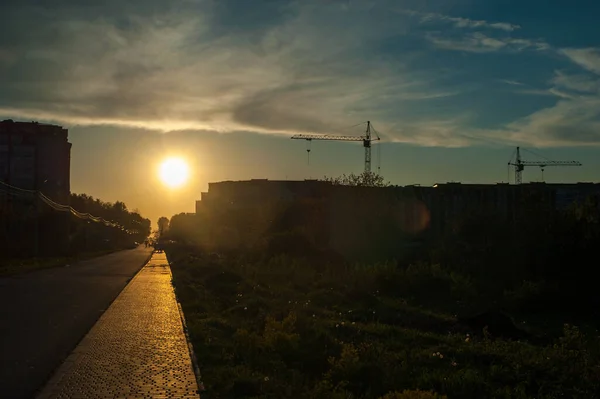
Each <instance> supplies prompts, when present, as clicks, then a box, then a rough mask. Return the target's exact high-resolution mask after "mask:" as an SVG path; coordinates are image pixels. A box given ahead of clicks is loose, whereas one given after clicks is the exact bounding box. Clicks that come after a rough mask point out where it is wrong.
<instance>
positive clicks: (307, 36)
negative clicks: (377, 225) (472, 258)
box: [0, 0, 600, 221]
mask: <svg viewBox="0 0 600 399" xmlns="http://www.w3.org/2000/svg"><path fill="white" fill-rule="evenodd" d="M0 15H2V24H0V118H2V119H6V118H11V119H14V120H24V121H29V120H36V121H40V122H48V123H55V124H59V125H62V126H64V127H66V128H68V129H69V139H70V141H71V142H72V143H73V147H72V154H71V158H72V164H71V190H72V191H73V192H77V193H86V194H89V195H92V196H94V197H98V198H101V199H103V200H106V201H116V200H120V201H124V202H125V203H126V204H127V205H128V207H129V208H130V209H136V208H137V209H139V210H140V212H141V213H142V215H144V216H146V217H150V218H151V219H152V220H153V221H156V220H157V219H158V217H159V216H163V215H164V216H167V217H170V216H171V215H173V214H175V213H179V212H193V211H194V204H195V200H197V199H199V198H200V193H201V192H202V191H206V190H207V187H208V182H214V181H221V180H243V179H251V178H268V179H290V180H297V179H308V178H321V177H323V176H325V175H327V176H338V175H341V174H343V173H360V172H361V171H362V170H363V168H364V150H363V148H362V146H361V144H360V143H352V142H350V143H344V142H334V141H332V142H329V141H313V142H312V144H311V152H310V162H308V157H307V152H306V149H307V147H306V145H307V143H306V142H305V141H302V140H290V137H291V136H292V135H294V134H298V133H315V134H341V135H356V136H360V135H361V134H363V131H362V130H361V129H363V128H364V125H359V126H355V125H357V124H359V123H361V122H364V121H366V120H370V121H372V123H373V126H374V127H375V129H376V131H377V132H378V133H379V136H380V137H381V142H380V143H378V144H376V145H374V147H373V150H372V151H373V170H374V171H380V173H381V174H382V175H383V176H384V177H385V178H386V179H387V180H389V181H390V182H391V183H393V184H398V185H407V184H422V185H430V184H435V183H442V182H448V181H460V182H464V183H496V182H502V181H508V179H509V178H510V179H513V177H512V176H513V175H512V173H511V172H510V171H509V170H508V169H507V162H508V161H509V159H510V157H511V155H512V153H513V151H514V147H515V146H521V147H523V148H525V149H529V150H530V152H523V158H524V159H526V160H532V161H534V160H541V159H542V158H540V156H543V157H547V158H550V159H553V160H577V161H580V162H581V163H582V164H583V166H582V167H564V168H547V169H546V171H545V175H544V178H545V181H546V182H579V181H586V182H589V181H594V182H597V181H598V173H599V172H600V152H599V150H600V148H599V146H598V144H600V29H598V27H597V26H598V25H597V16H598V15H600V3H598V2H596V1H592V0H590V1H582V0H579V1H571V2H568V3H567V2H564V1H556V0H544V1H541V0H530V1H528V2H522V1H519V2H517V1H513V0H502V1H499V0H487V1H482V0H479V1H474V0H449V1H441V0H426V1H425V0H420V1H416V0H364V1H358V0H318V1H317V0H254V1H249V0H218V1H217V0H171V1H162V0H118V1H117V0H107V1H102V2H81V1H75V0H44V1H42V0H3V1H2V2H0ZM168 156H179V157H182V158H184V159H185V160H186V161H187V162H188V163H189V165H190V168H191V172H192V176H191V177H192V178H191V180H190V182H189V184H187V185H185V186H184V187H182V188H179V189H176V190H173V189H168V188H167V187H165V186H164V185H163V184H161V182H160V181H159V180H158V177H157V172H156V169H157V165H158V164H159V163H160V162H161V161H162V160H163V159H165V158H166V157H168ZM540 179H541V172H540V170H539V169H535V168H526V169H525V172H524V174H523V181H524V182H528V181H539V180H540Z"/></svg>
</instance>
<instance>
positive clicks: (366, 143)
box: [292, 121, 381, 173]
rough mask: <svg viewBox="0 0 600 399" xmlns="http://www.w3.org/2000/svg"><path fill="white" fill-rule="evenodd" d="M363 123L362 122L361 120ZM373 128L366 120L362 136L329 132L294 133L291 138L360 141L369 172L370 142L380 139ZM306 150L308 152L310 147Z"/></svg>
mask: <svg viewBox="0 0 600 399" xmlns="http://www.w3.org/2000/svg"><path fill="white" fill-rule="evenodd" d="M363 123H364V122H363ZM373 132H374V129H372V126H371V121H367V128H366V130H365V135H364V136H335V135H329V134H296V135H294V136H292V139H296V140H306V141H308V142H309V143H310V142H311V141H312V140H330V141H362V143H363V147H364V148H365V172H368V173H370V172H371V143H372V142H373V141H378V140H381V139H380V138H379V136H378V135H377V133H375V137H373ZM306 151H308V152H310V149H307V150H306Z"/></svg>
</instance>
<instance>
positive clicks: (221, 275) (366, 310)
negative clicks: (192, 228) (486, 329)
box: [167, 246, 600, 398]
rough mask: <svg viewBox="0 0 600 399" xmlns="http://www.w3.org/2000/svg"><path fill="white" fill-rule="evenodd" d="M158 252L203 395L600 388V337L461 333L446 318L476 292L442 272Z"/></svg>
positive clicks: (589, 392) (574, 392) (472, 394)
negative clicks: (529, 338) (537, 338)
mask: <svg viewBox="0 0 600 399" xmlns="http://www.w3.org/2000/svg"><path fill="white" fill-rule="evenodd" d="M167 253H168V255H169V259H170V261H171V263H172V270H173V274H174V277H173V278H174V284H175V287H176V292H177V296H178V298H179V300H180V301H181V303H182V307H183V310H184V313H185V314H186V318H187V323H188V328H189V332H190V336H191V340H192V344H193V346H194V348H195V351H196V353H197V355H198V358H199V362H200V369H201V371H202V374H203V380H204V382H205V386H206V388H207V392H206V394H205V395H204V396H205V397H207V398H211V397H214V398H217V397H223V398H228V397H264V398H267V397H272V398H282V397H299V398H300V397H315V398H319V397H322V398H332V397H333V398H336V397H339V398H348V397H353V398H360V397H365V398H380V397H384V395H387V396H385V397H386V398H436V397H437V398H441V397H443V396H441V395H447V397H449V398H512V397H517V398H529V397H532V398H533V397H535V398H554V397H572V398H575V397H581V398H591V397H594V395H595V394H596V393H597V392H600V380H599V379H598V373H599V372H600V368H599V364H598V356H599V355H600V347H599V346H598V340H597V338H592V337H589V336H585V335H584V334H583V333H582V332H580V331H579V329H578V328H576V327H572V326H568V325H566V326H564V331H563V332H562V334H560V336H558V337H556V339H555V340H554V341H553V342H552V343H550V344H549V345H545V346H535V345H533V344H531V343H527V342H513V341H509V340H501V339H495V337H493V336H492V335H490V334H483V335H481V336H479V335H476V334H475V335H471V336H468V335H467V333H466V332H465V330H464V329H463V328H462V327H461V326H460V325H459V324H458V323H457V321H456V318H455V317H454V316H453V315H452V313H451V312H450V311H451V308H453V307H454V308H455V309H456V308H457V303H460V302H461V301H466V300H467V299H468V298H472V296H473V295H474V292H473V290H474V287H473V285H472V283H471V282H470V281H469V279H468V277H466V276H464V275H461V274H458V273H455V272H450V271H448V270H446V269H444V268H442V267H440V266H429V265H418V266H413V267H410V268H407V269H398V268H397V267H396V266H395V264H392V263H383V264H378V265H368V266H367V265H363V266H361V265H354V266H349V265H348V264H345V263H327V262H320V261H319V260H314V259H313V260H310V259H306V258H305V259H302V258H298V257H289V256H286V255H275V256H271V257H259V256H251V255H249V254H228V255H223V254H220V255H216V254H208V253H204V252H202V251H199V250H191V249H190V248H189V247H188V248H186V247H177V246H173V247H171V248H170V249H169V250H168V252H167ZM423 303H427V305H428V306H427V307H424V306H422V304H423ZM407 390H408V391H407ZM427 391H434V392H436V393H437V394H439V396H436V395H435V394H433V393H428V392H427ZM394 392H396V393H394Z"/></svg>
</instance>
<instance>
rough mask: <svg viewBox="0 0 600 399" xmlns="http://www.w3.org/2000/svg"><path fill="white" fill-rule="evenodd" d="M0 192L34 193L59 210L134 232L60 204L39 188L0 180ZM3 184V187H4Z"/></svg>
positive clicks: (22, 194) (21, 194)
mask: <svg viewBox="0 0 600 399" xmlns="http://www.w3.org/2000/svg"><path fill="white" fill-rule="evenodd" d="M0 185H1V186H0V192H2V193H5V194H9V195H14V196H25V195H28V196H29V195H32V196H37V197H38V198H39V199H41V200H42V202H44V203H45V204H46V205H48V206H49V207H50V208H52V209H54V210H56V211H59V212H69V213H71V214H72V215H73V216H75V217H76V218H78V219H82V220H91V221H93V222H96V223H103V224H104V225H106V226H109V227H114V228H118V229H121V230H123V231H126V232H127V233H128V234H132V232H131V231H130V230H128V229H126V228H125V227H124V226H122V225H120V224H118V223H115V222H112V221H108V220H105V219H103V218H101V217H99V216H93V215H91V214H89V213H82V212H79V211H77V210H76V209H73V208H72V207H71V206H69V205H63V204H59V203H57V202H55V201H53V200H52V199H50V198H48V197H47V196H46V195H45V194H44V193H42V192H41V191H39V190H27V189H24V188H20V187H16V186H13V185H10V184H8V183H5V182H2V181H0ZM2 186H3V187H2ZM9 190H13V191H9Z"/></svg>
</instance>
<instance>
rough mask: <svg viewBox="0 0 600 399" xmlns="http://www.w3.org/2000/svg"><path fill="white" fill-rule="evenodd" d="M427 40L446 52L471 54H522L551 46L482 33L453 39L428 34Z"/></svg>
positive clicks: (443, 35) (539, 42)
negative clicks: (504, 52) (499, 52)
mask: <svg viewBox="0 0 600 399" xmlns="http://www.w3.org/2000/svg"><path fill="white" fill-rule="evenodd" d="M426 38H427V40H429V42H431V43H432V44H433V45H434V46H435V47H437V48H439V49H444V50H455V51H466V52H469V53H492V52H496V51H508V52H520V51H523V50H534V51H541V50H548V49H549V48H550V46H549V45H548V44H547V43H546V42H543V41H538V40H529V39H520V38H511V37H501V38H494V37H490V36H487V35H485V34H483V33H480V32H473V33H469V34H467V35H464V36H461V37H458V38H456V37H451V36H448V35H446V34H442V33H432V32H430V33H428V34H426Z"/></svg>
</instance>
